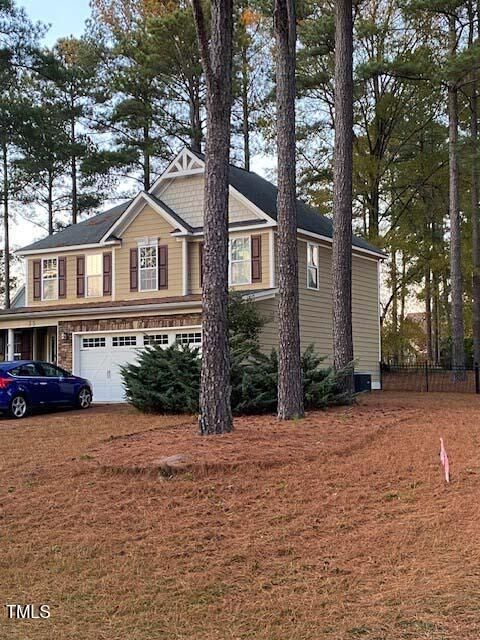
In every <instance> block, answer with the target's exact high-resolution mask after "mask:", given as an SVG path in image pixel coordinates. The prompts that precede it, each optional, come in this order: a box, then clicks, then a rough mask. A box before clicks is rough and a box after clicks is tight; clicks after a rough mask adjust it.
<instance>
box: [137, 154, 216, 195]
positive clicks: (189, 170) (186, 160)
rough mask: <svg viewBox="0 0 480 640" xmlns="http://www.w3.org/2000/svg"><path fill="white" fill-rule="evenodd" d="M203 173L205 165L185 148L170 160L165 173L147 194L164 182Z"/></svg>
mask: <svg viewBox="0 0 480 640" xmlns="http://www.w3.org/2000/svg"><path fill="white" fill-rule="evenodd" d="M204 171H205V163H204V162H203V160H200V158H197V156H196V155H195V154H193V153H192V152H191V151H190V149H187V148H186V147H185V148H184V149H182V151H180V153H179V154H178V155H177V156H176V157H175V158H174V159H173V160H172V162H171V163H170V164H169V165H168V167H167V168H166V169H165V171H164V172H163V173H162V175H161V176H159V177H158V178H157V179H156V180H155V182H154V183H153V185H152V186H151V187H150V189H149V193H155V192H156V191H157V190H158V189H159V187H160V185H161V184H162V183H164V182H165V181H166V180H174V179H175V178H184V177H185V176H193V175H195V174H199V173H203V172H204Z"/></svg>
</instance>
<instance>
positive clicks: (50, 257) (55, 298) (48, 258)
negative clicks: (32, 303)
mask: <svg viewBox="0 0 480 640" xmlns="http://www.w3.org/2000/svg"><path fill="white" fill-rule="evenodd" d="M44 260H56V261H57V277H56V278H55V284H56V294H55V296H54V297H53V298H45V296H44V291H43V281H44V280H43V261H44ZM41 265H42V268H41V269H40V278H41V290H42V296H41V299H42V302H43V301H45V302H50V301H51V300H59V297H58V256H48V257H47V258H42V259H41ZM50 279H51V280H53V278H50Z"/></svg>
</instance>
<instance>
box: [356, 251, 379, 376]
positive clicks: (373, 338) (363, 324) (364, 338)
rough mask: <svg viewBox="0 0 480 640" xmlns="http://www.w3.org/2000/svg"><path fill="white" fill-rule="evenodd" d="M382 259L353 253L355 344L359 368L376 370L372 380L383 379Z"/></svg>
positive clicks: (357, 367)
mask: <svg viewBox="0 0 480 640" xmlns="http://www.w3.org/2000/svg"><path fill="white" fill-rule="evenodd" d="M378 305H379V300H378V263H377V261H376V260H368V259H366V258H360V257H359V256H356V255H354V256H353V270H352V315H353V346H354V352H355V358H356V359H357V360H358V364H357V366H356V371H358V372H359V373H373V376H372V380H373V381H375V382H378V381H379V380H380V372H379V361H380V355H381V354H380V343H379V319H378Z"/></svg>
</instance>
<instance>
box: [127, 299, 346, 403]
mask: <svg viewBox="0 0 480 640" xmlns="http://www.w3.org/2000/svg"><path fill="white" fill-rule="evenodd" d="M228 316H229V325H230V381H231V402H232V412H233V413H234V414H236V415H245V414H255V413H274V412H276V410H277V392H278V354H277V352H276V351H275V350H272V351H271V353H269V354H265V353H262V352H261V351H260V348H259V344H260V340H259V337H260V332H261V330H262V327H263V326H264V324H265V319H264V318H263V317H262V316H261V314H260V313H259V311H258V307H257V306H256V305H255V303H254V302H253V301H252V300H249V299H248V298H247V299H245V298H243V297H242V296H241V295H240V294H231V295H230V297H229V305H228ZM324 362H325V358H322V357H321V356H319V355H318V354H316V353H315V350H314V348H313V345H312V346H310V347H308V348H307V349H306V350H305V351H304V353H303V355H302V370H303V388H304V396H305V409H321V408H324V407H327V406H329V405H335V404H348V403H349V402H351V400H352V396H351V394H346V393H344V392H343V391H342V385H341V382H342V379H343V376H344V375H345V373H346V372H343V371H341V372H335V371H333V369H332V368H331V367H326V366H325V365H324ZM200 367H201V361H200V354H199V350H198V349H197V348H189V347H188V346H179V345H172V346H170V347H168V348H166V349H163V348H162V347H161V346H159V345H156V346H149V347H146V348H145V350H144V351H143V352H141V353H140V355H139V358H138V362H137V363H136V364H128V365H126V366H124V367H122V369H121V372H122V377H123V381H124V387H125V394H126V397H127V400H128V402H130V403H131V404H132V405H133V406H135V407H137V408H138V409H140V410H141V411H144V412H146V413H147V412H148V413H197V412H198V403H199V402H198V401H199V398H198V396H199V390H200Z"/></svg>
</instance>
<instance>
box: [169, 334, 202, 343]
mask: <svg viewBox="0 0 480 640" xmlns="http://www.w3.org/2000/svg"><path fill="white" fill-rule="evenodd" d="M175 341H176V342H178V344H202V334H201V333H200V332H194V333H177V335H176V336H175Z"/></svg>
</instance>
